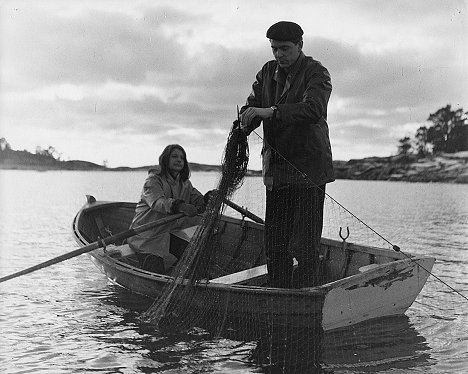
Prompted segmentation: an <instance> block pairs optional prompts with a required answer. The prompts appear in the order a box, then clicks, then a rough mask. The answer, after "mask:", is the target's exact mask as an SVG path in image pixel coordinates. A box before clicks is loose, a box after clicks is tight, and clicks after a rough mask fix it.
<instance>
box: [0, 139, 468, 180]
mask: <svg viewBox="0 0 468 374" xmlns="http://www.w3.org/2000/svg"><path fill="white" fill-rule="evenodd" d="M334 166H335V177H336V179H355V180H385V181H407V182H444V183H468V151H463V152H455V153H439V154H435V155H427V156H424V157H420V156H415V155H407V154H403V155H397V156H389V157H367V158H363V159H353V160H349V161H334ZM150 167H151V166H150V165H148V166H141V167H136V168H132V167H126V166H121V167H115V168H110V167H106V166H104V165H98V164H95V163H92V162H88V161H80V160H72V161H61V160H59V159H57V158H56V156H54V155H53V152H51V151H50V149H49V150H45V151H42V152H38V153H36V154H33V153H30V152H28V151H15V150H12V149H11V148H10V147H2V148H1V149H0V169H16V170H38V171H47V170H82V171H144V170H148V169H149V168H150ZM190 168H191V170H192V171H194V172H220V171H221V166H220V165H205V164H197V163H190ZM248 175H250V176H261V171H259V170H249V172H248Z"/></svg>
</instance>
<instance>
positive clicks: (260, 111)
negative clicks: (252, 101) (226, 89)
mask: <svg viewBox="0 0 468 374" xmlns="http://www.w3.org/2000/svg"><path fill="white" fill-rule="evenodd" d="M272 116H273V109H271V108H255V107H250V108H247V109H246V110H245V111H243V112H242V113H241V115H240V121H241V123H240V128H241V130H243V131H248V130H249V128H250V125H251V123H252V120H253V119H254V118H256V117H259V118H261V119H267V118H271V117H272Z"/></svg>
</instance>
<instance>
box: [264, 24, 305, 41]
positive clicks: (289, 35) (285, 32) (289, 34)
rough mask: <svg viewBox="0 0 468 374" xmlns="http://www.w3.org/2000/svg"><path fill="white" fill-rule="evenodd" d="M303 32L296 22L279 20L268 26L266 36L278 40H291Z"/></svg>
mask: <svg viewBox="0 0 468 374" xmlns="http://www.w3.org/2000/svg"><path fill="white" fill-rule="evenodd" d="M303 34H304V31H302V29H301V26H299V25H298V24H297V23H294V22H289V21H280V22H277V23H275V24H274V25H272V26H270V28H269V29H268V31H267V33H266V37H267V38H268V39H274V40H278V41H280V42H292V41H296V40H298V39H299V38H300V37H301V36H302V35H303Z"/></svg>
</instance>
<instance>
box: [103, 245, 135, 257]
mask: <svg viewBox="0 0 468 374" xmlns="http://www.w3.org/2000/svg"><path fill="white" fill-rule="evenodd" d="M106 253H107V255H108V256H110V257H113V258H119V257H128V256H131V255H133V254H135V251H134V250H133V249H132V248H130V246H129V245H128V244H123V245H119V246H115V245H109V246H107V247H106Z"/></svg>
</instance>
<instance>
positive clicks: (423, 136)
mask: <svg viewBox="0 0 468 374" xmlns="http://www.w3.org/2000/svg"><path fill="white" fill-rule="evenodd" d="M415 138H416V141H415V143H416V151H417V153H418V155H419V156H424V155H426V154H428V153H429V147H428V142H427V127H426V126H421V127H420V128H419V129H418V130H417V131H416V136H415Z"/></svg>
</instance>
